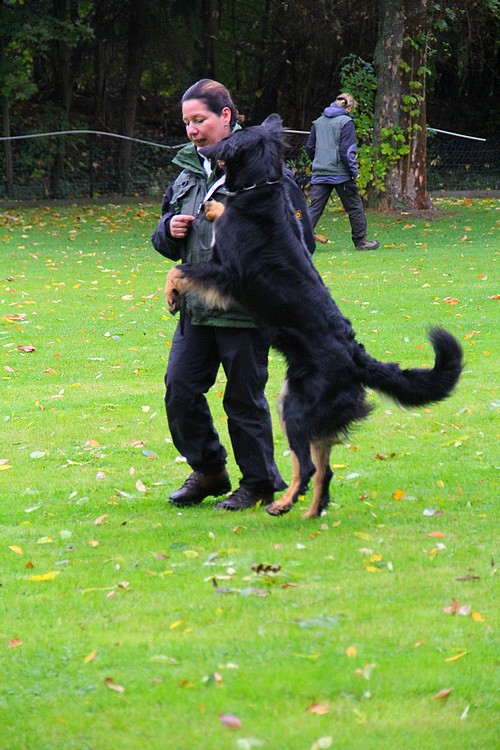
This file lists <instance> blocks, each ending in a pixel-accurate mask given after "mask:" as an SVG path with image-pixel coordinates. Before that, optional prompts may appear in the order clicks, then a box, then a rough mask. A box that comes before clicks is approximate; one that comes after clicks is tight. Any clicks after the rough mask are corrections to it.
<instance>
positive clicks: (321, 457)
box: [302, 441, 333, 518]
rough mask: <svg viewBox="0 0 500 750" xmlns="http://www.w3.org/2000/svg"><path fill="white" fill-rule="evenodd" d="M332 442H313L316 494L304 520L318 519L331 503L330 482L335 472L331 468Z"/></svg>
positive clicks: (312, 454)
mask: <svg viewBox="0 0 500 750" xmlns="http://www.w3.org/2000/svg"><path fill="white" fill-rule="evenodd" d="M331 450H332V444H331V442H328V443H326V442H323V441H319V442H312V443H311V458H312V460H313V463H314V466H315V469H316V471H315V474H314V494H313V499H312V502H311V505H310V507H309V508H308V510H306V512H305V513H304V515H303V516H302V518H316V517H318V516H321V514H322V512H323V511H324V510H326V508H327V507H328V504H329V502H330V482H331V480H332V477H333V472H332V470H331V468H330V453H331Z"/></svg>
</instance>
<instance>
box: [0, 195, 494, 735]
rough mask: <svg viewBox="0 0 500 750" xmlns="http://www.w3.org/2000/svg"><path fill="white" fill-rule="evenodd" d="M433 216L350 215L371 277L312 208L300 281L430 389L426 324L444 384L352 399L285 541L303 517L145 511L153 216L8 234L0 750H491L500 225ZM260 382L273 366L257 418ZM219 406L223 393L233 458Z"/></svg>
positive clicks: (169, 481)
mask: <svg viewBox="0 0 500 750" xmlns="http://www.w3.org/2000/svg"><path fill="white" fill-rule="evenodd" d="M436 206H437V209H438V210H437V211H436V212H435V213H434V215H433V217H432V219H429V220H427V219H422V218H415V217H412V216H409V215H405V216H400V215H379V214H375V213H373V212H369V216H368V221H369V226H370V235H371V236H374V237H377V238H378V239H379V240H380V242H381V247H380V249H379V250H377V251H376V252H373V253H359V252H356V251H354V250H352V247H351V243H350V232H349V225H348V221H347V218H346V216H345V214H344V213H342V212H340V211H339V210H337V208H336V207H335V208H333V209H328V210H327V212H326V213H325V214H324V215H323V217H322V219H321V221H322V224H323V226H322V229H324V230H325V232H326V233H327V235H328V236H329V237H330V242H329V244H328V245H321V246H318V250H317V251H316V254H315V256H314V263H315V265H316V266H317V268H318V271H319V272H320V274H321V276H322V278H323V280H324V282H325V284H326V285H327V287H328V288H329V289H331V290H332V292H333V293H334V295H335V297H336V298H337V300H338V302H339V304H340V305H341V308H342V311H343V313H344V314H345V315H347V316H348V317H349V318H351V320H352V321H353V323H354V326H355V328H356V330H357V332H358V338H359V340H360V341H362V342H363V343H364V344H365V345H366V347H367V348H368V350H369V351H370V353H371V354H373V355H374V356H376V357H378V358H380V359H384V360H389V359H390V360H392V361H400V362H401V363H402V364H403V365H404V366H405V367H406V366H416V367H421V366H428V365H429V364H431V362H432V352H431V350H430V347H429V345H428V343H427V342H426V338H425V329H426V327H427V326H428V325H429V324H442V325H444V326H445V327H447V328H449V329H450V331H452V332H453V333H454V334H455V335H456V336H457V337H458V338H459V340H460V341H461V343H462V345H463V346H464V348H465V358H466V369H465V372H464V374H463V377H462V379H461V382H460V384H459V386H458V389H457V391H456V392H455V393H454V394H453V395H452V397H451V398H449V399H447V401H445V402H444V403H441V404H436V405H431V406H430V407H429V408H427V409H422V410H418V411H417V410H409V411H404V410H401V409H399V408H398V407H396V406H394V405H391V404H387V403H383V402H381V401H380V399H378V397H376V396H375V395H373V397H372V398H373V402H374V405H375V407H376V408H375V410H374V412H373V414H372V415H371V417H370V419H369V420H368V421H367V422H366V423H364V424H363V425H360V426H359V427H358V428H357V430H356V431H355V433H353V435H352V436H351V437H350V439H349V440H348V441H346V443H345V444H344V445H340V446H336V447H335V448H334V451H333V464H334V470H335V477H334V479H333V481H332V497H333V503H332V505H331V507H330V508H329V510H328V512H327V514H326V515H325V516H324V517H323V518H321V519H318V520H315V521H311V522H307V523H306V522H304V521H302V520H301V511H302V509H303V507H304V505H305V503H298V505H297V506H296V507H295V508H294V509H293V511H292V512H291V513H290V514H289V515H288V516H286V517H284V518H280V519H275V518H270V517H269V516H267V515H266V514H265V512H264V510H263V509H262V508H259V509H256V510H251V511H246V512H244V513H241V514H234V515H232V514H225V513H219V512H217V511H215V510H214V508H213V501H212V500H207V501H205V502H204V503H203V504H202V505H201V506H198V507H195V508H192V509H187V510H183V511H182V512H181V511H178V510H176V509H175V508H173V507H171V506H169V505H168V503H166V502H165V501H166V499H167V497H168V495H169V493H170V492H171V491H172V490H173V489H174V488H175V487H177V486H178V485H179V484H180V483H181V482H182V481H183V479H184V478H185V476H186V474H187V471H188V468H187V466H186V464H185V463H183V462H182V461H180V460H179V459H180V457H179V456H178V455H177V452H176V450H175V449H174V446H173V445H172V442H171V439H170V436H169V434H168V429H167V425H166V420H165V416H164V408H163V392H164V387H163V373H164V368H165V364H166V362H167V359H168V353H169V347H170V342H171V340H172V335H173V331H174V327H175V324H176V321H175V320H174V319H173V318H172V317H171V316H170V315H168V313H167V312H166V309H165V304H164V301H163V291H162V290H163V286H164V279H165V273H166V271H167V270H168V269H169V268H170V267H171V264H170V263H169V262H167V261H165V260H164V259H163V258H161V257H160V256H159V255H157V254H156V253H154V251H153V250H152V248H151V246H150V241H149V237H150V235H151V232H152V230H153V228H154V226H155V225H156V221H157V219H158V218H159V213H160V211H159V205H154V206H153V205H149V204H138V203H136V204H133V205H117V204H113V205H110V204H100V205H85V204H78V205H70V206H63V205H61V204H60V203H58V204H55V203H52V204H50V205H48V206H33V205H29V206H26V207H23V206H20V205H18V206H17V207H13V206H9V207H5V208H4V210H3V211H2V213H1V215H0V221H1V223H2V237H3V255H2V278H1V279H0V340H1V343H2V346H1V347H0V358H1V359H0V372H1V373H2V374H1V378H2V401H1V406H0V421H1V424H2V431H1V434H0V441H1V442H0V495H1V518H2V522H1V525H0V549H1V555H2V573H1V579H0V584H1V589H0V590H1V597H2V598H1V603H2V626H1V638H0V655H1V658H2V680H1V684H0V725H1V727H2V732H1V739H0V746H1V747H2V750H3V748H4V747H5V748H6V749H7V748H9V750H10V749H11V748H12V749H14V748H15V749H16V750H18V749H19V750H28V749H29V750H31V749H33V750H35V749H36V750H102V749H103V748H106V750H108V749H109V750H115V749H116V750H118V749H120V750H143V749H144V748H145V747H147V748H150V749H151V750H180V749H181V748H182V749H184V748H193V749H196V750H198V748H200V749H201V748H203V750H245V748H259V747H263V748H266V749H267V748H273V749H274V748H276V749H277V748H282V747H284V746H286V747H287V748H289V749H290V750H312V748H315V750H319V748H327V747H332V748H333V747H339V748H340V747H341V748H364V750H380V748H382V747H386V746H389V747H394V748H404V749H405V750H420V748H425V750H456V748H457V741H459V744H460V745H463V746H464V747H468V748H469V747H470V748H478V749H479V748H481V749H482V748H490V747H494V746H495V741H496V738H497V724H498V705H497V703H498V702H497V695H496V691H495V679H496V675H495V671H494V670H495V659H494V656H495V641H494V633H495V625H496V619H497V617H498V607H496V606H495V605H496V602H495V586H494V584H495V580H496V575H495V574H496V564H495V554H496V549H495V544H496V542H497V532H496V529H497V528H498V502H497V500H496V499H497V497H498V489H499V487H498V480H497V478H496V476H495V462H496V460H497V450H498V446H497V443H498V440H497V435H496V432H497V423H496V420H497V413H498V408H499V395H498V386H497V385H496V384H497V383H498V376H499V362H498V357H495V356H494V353H495V344H496V341H497V334H498V310H497V307H498V300H497V299H495V296H496V295H497V292H498V289H497V288H496V286H495V281H496V278H497V277H496V275H495V252H494V251H495V250H496V248H497V245H498V242H497V235H498V213H499V212H498V209H499V207H500V206H499V202H498V200H489V201H486V200H483V201H479V200H474V201H459V200H455V201H450V200H443V199H437V200H436ZM18 347H26V348H27V351H26V350H25V349H19V348H18ZM30 347H33V350H32V349H30ZM284 369H285V368H284V362H283V361H282V358H281V357H280V356H279V355H278V354H277V353H276V352H272V354H271V360H270V379H269V384H268V397H269V401H270V404H271V405H272V406H273V405H274V402H275V399H276V396H277V394H278V392H279V389H280V387H281V382H282V378H283V375H284ZM223 388H224V376H223V374H222V372H221V373H220V375H219V379H218V382H217V385H216V386H215V387H214V388H213V389H212V390H211V392H210V394H209V400H210V404H211V407H212V409H213V414H214V420H215V424H216V427H217V429H218V430H219V432H220V434H221V436H222V437H223V440H224V442H225V444H226V445H227V446H228V447H229V438H228V435H227V423H226V420H225V415H224V412H223V409H222V397H221V396H222V391H223ZM273 414H274V408H273ZM274 419H275V423H274V427H275V454H276V459H277V462H278V465H279V468H280V470H281V472H282V473H283V475H284V477H286V478H287V479H289V478H290V475H291V468H290V463H289V456H288V455H287V454H286V452H287V449H286V442H285V439H284V437H283V434H282V432H281V430H280V427H279V424H278V419H277V417H276V415H274ZM229 469H230V474H231V477H232V480H233V482H234V483H235V484H236V483H237V481H238V476H239V473H238V469H237V467H236V465H235V463H234V459H233V458H232V456H230V461H229ZM308 498H309V495H308V496H307V498H306V500H305V502H307V501H308ZM436 533H437V534H438V536H436ZM269 566H270V567H269ZM453 600H455V601H456V603H458V605H460V607H462V608H463V609H462V611H461V613H459V611H457V606H456V605H455V611H454V613H453V606H454V605H453ZM450 608H451V611H450ZM468 608H470V609H468ZM444 610H447V611H444ZM472 615H474V617H472ZM449 691H451V692H449ZM231 716H232V717H233V718H232V719H231ZM234 717H236V718H234ZM238 726H241V728H237V727H238ZM233 727H234V728H233ZM457 738H459V740H457Z"/></svg>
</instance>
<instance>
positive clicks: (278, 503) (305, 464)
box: [266, 436, 314, 516]
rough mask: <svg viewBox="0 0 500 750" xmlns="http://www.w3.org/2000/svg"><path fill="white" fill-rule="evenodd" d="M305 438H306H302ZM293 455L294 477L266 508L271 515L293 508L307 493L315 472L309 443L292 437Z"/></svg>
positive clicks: (280, 513) (291, 447)
mask: <svg viewBox="0 0 500 750" xmlns="http://www.w3.org/2000/svg"><path fill="white" fill-rule="evenodd" d="M302 440H304V438H302ZM289 445H290V450H291V455H292V466H293V478H292V481H291V483H290V486H289V488H288V489H287V491H286V492H285V494H284V495H283V496H282V497H280V498H279V499H278V500H275V501H274V502H273V503H271V505H269V506H268V507H267V508H266V511H267V512H268V513H269V515H271V516H281V515H283V514H284V513H288V511H289V510H291V509H292V507H293V506H294V504H295V503H296V502H297V500H298V499H299V497H300V496H301V495H305V493H306V492H307V487H308V484H309V480H310V479H311V477H312V475H313V474H314V464H313V462H312V461H311V455H310V452H309V445H308V443H307V442H306V443H305V444H304V445H303V446H302V445H299V443H298V441H297V440H294V439H293V436H292V438H291V439H290V443H289Z"/></svg>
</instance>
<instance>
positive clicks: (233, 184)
mask: <svg viewBox="0 0 500 750" xmlns="http://www.w3.org/2000/svg"><path fill="white" fill-rule="evenodd" d="M281 151H282V130H281V120H280V118H279V117H278V115H272V116H271V117H269V118H268V119H267V120H266V121H265V122H264V123H263V124H262V125H261V126H255V127H249V128H247V129H244V130H240V131H237V132H235V133H233V134H232V135H231V136H229V137H228V138H225V139H224V140H222V141H220V142H219V143H218V144H217V145H215V146H210V147H206V148H204V149H203V153H204V155H206V156H208V157H209V158H211V159H218V160H219V161H221V162H223V164H224V169H225V172H226V187H227V188H228V190H230V191H232V195H231V196H230V197H229V198H228V200H227V204H226V208H225V211H224V213H223V214H222V215H221V216H220V217H219V218H218V219H217V222H216V224H215V243H214V248H213V259H212V260H211V261H210V262H201V263H195V264H183V265H180V266H176V267H175V268H174V269H172V271H170V273H169V275H168V278H167V287H166V290H165V292H166V296H167V301H168V302H169V304H172V298H173V297H174V296H175V294H176V292H177V293H179V294H182V293H184V292H186V291H188V290H189V292H190V293H191V292H196V293H199V294H201V295H202V296H203V297H204V298H205V299H206V300H207V302H209V303H210V304H216V305H218V306H220V307H224V306H225V305H226V304H227V301H228V299H229V298H233V299H236V300H237V301H238V302H239V303H240V304H241V305H242V306H243V307H245V308H246V309H247V311H248V312H249V313H250V314H251V315H252V317H253V318H254V320H255V321H256V323H257V324H258V325H259V326H262V327H266V328H269V329H270V331H271V333H272V336H273V339H272V341H273V346H274V347H276V348H277V349H278V350H279V351H281V352H282V353H283V354H284V356H285V358H286V361H287V375H286V380H285V383H284V385H283V388H282V392H281V394H280V399H279V402H280V405H279V408H280V417H281V423H282V426H283V429H284V432H285V434H286V436H287V440H288V443H289V445H290V449H291V451H292V460H293V468H294V472H293V479H292V481H291V483H290V487H289V489H288V490H287V491H286V493H285V495H283V497H281V498H280V499H278V500H276V501H274V502H273V503H272V504H271V505H270V506H269V507H268V508H267V509H266V510H267V512H268V513H270V514H271V515H280V514H282V513H286V512H287V511H289V510H290V509H291V508H292V506H293V504H294V503H295V502H296V501H297V498H298V497H299V496H300V495H302V494H304V493H305V492H306V490H307V486H308V483H309V480H310V479H311V477H312V476H313V475H314V496H313V500H312V504H311V506H310V508H309V510H308V511H307V512H306V514H305V516H304V517H306V518H309V517H313V516H319V515H320V514H321V512H322V511H323V510H324V509H325V508H326V506H327V505H328V502H329V484H330V481H331V478H332V471H331V469H330V465H329V459H330V452H331V448H332V446H333V445H335V444H336V443H339V442H341V441H342V439H343V438H345V436H346V435H347V432H348V430H349V427H350V426H351V425H352V424H353V422H355V421H357V420H360V419H363V418H365V417H366V416H367V415H368V414H369V412H370V406H369V405H368V404H367V403H366V401H365V386H368V387H370V388H373V389H374V390H377V391H380V392H382V393H384V394H386V395H388V396H389V397H391V398H392V399H394V400H396V401H397V402H398V403H399V404H401V405H403V406H411V407H417V406H423V405H424V404H429V403H431V402H434V401H440V400H441V399H444V398H446V397H447V396H448V395H449V394H450V393H451V391H452V390H453V388H454V387H455V385H456V383H457V381H458V379H459V377H460V373H461V371H462V350H461V348H460V345H459V344H458V342H457V341H456V340H455V338H454V337H453V336H452V335H451V334H450V333H448V332H447V331H445V330H443V329H441V328H433V329H432V330H431V331H430V341H431V343H432V346H433V348H434V351H435V363H434V366H433V367H432V369H408V370H402V369H400V367H399V365H398V364H396V363H384V362H379V361H378V360H376V359H374V358H373V357H371V356H370V355H369V354H368V353H367V352H366V351H365V348H364V346H363V345H362V344H360V343H358V342H357V341H356V338H355V333H354V330H353V328H352V326H351V323H350V322H349V320H347V318H345V317H344V316H343V315H342V313H341V312H340V310H339V308H338V307H337V305H336V303H335V302H334V300H333V299H332V297H331V296H330V293H329V291H328V289H327V288H326V286H325V285H324V283H323V281H322V280H321V277H320V275H319V274H318V272H317V271H316V269H315V267H314V265H313V262H312V260H311V257H310V255H309V253H308V252H307V250H306V248H305V246H304V244H303V241H302V238H301V230H300V227H299V224H298V222H297V221H296V220H295V217H294V214H293V209H292V208H291V206H290V204H289V201H288V198H287V194H286V189H285V187H284V185H283V181H282V157H281Z"/></svg>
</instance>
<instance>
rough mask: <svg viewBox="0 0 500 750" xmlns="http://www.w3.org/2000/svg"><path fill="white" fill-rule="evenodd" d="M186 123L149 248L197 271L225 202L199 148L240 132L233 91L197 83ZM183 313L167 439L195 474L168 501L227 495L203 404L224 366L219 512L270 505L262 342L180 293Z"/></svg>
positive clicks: (217, 175) (306, 229)
mask: <svg viewBox="0 0 500 750" xmlns="http://www.w3.org/2000/svg"><path fill="white" fill-rule="evenodd" d="M182 117H183V120H184V123H185V126H186V132H187V136H188V138H189V140H190V141H191V143H190V144H188V145H187V146H185V147H184V148H183V149H181V151H179V153H178V155H177V156H176V157H175V158H174V159H173V161H174V163H175V164H177V165H178V166H179V167H181V168H182V172H181V173H180V175H179V176H178V177H177V179H175V180H174V182H173V183H172V184H171V185H170V186H169V187H168V189H167V191H166V193H165V196H164V199H163V205H162V218H161V219H160V221H159V223H158V226H157V228H156V230H155V232H154V234H153V236H152V243H153V246H154V248H155V249H156V250H157V251H158V252H159V253H160V254H161V255H163V256H165V257H167V258H170V259H171V260H174V261H178V260H182V261H183V262H191V263H193V262H199V261H202V260H208V259H209V258H210V256H211V243H212V235H213V223H212V220H213V218H214V216H213V214H212V209H213V203H212V204H211V201H215V202H217V203H219V204H224V202H225V200H226V198H227V191H226V189H225V187H224V173H223V171H222V170H221V169H220V167H219V165H218V164H216V163H215V164H212V163H210V162H209V161H208V160H207V159H206V158H204V157H203V156H202V155H201V154H199V152H198V149H199V148H202V147H203V146H210V145H215V144H216V143H218V142H219V141H220V140H221V139H222V138H225V137H226V136H229V135H230V134H231V133H232V131H233V130H235V129H237V128H239V127H240V125H239V123H238V116H237V111H236V108H235V106H234V103H233V101H232V99H231V96H230V93H229V91H228V90H227V89H226V88H225V87H224V86H223V85H222V84H221V83H219V82H217V81H213V80H211V79H202V80H200V81H198V82H197V83H195V84H193V86H191V87H190V88H189V89H188V90H187V91H186V92H185V94H184V95H183V97H182ZM284 179H285V180H286V184H287V185H289V195H290V198H291V201H292V203H293V205H294V207H295V208H296V211H297V217H298V218H299V216H298V213H299V212H300V215H301V216H302V218H303V222H302V226H303V233H304V238H305V241H306V242H307V247H308V249H309V252H313V251H314V246H315V245H314V237H313V232H312V227H311V226H310V224H309V225H308V224H307V222H308V221H309V218H308V212H307V204H306V200H305V198H304V195H303V193H302V192H301V190H300V189H299V188H298V187H297V186H296V184H295V182H294V180H293V178H292V177H291V176H287V175H284ZM209 199H210V200H209ZM304 251H305V252H307V249H305V250H304ZM183 305H184V309H185V314H183V313H182V312H181V320H180V322H179V324H178V326H177V329H176V331H175V334H174V337H173V342H172V347H171V350H170V356H169V360H168V365H167V372H166V375H165V384H166V395H165V405H166V411H167V419H168V424H169V428H170V433H171V435H172V440H173V442H174V445H175V447H176V448H177V450H178V451H179V453H180V454H181V455H182V456H184V457H185V458H186V460H187V462H188V464H189V465H190V467H191V469H192V473H191V474H190V475H189V476H188V477H187V479H186V481H185V482H184V483H183V485H182V486H181V487H180V488H179V489H177V490H175V491H174V492H172V494H171V495H170V500H171V502H172V503H173V504H174V505H176V506H178V507H186V506H192V505H197V504H199V503H201V502H202V501H203V500H204V499H205V498H206V497H210V496H213V497H218V496H220V495H224V494H226V493H229V492H230V490H231V482H230V479H229V474H228V472H227V469H226V459H227V452H226V449H225V448H224V446H223V445H222V443H221V441H220V438H219V435H218V433H217V430H216V429H215V426H214V423H213V419H212V415H211V413H210V408H209V405H208V401H207V398H206V395H205V394H206V393H207V392H208V391H209V389H210V388H211V387H212V386H213V385H214V383H215V381H216V377H217V373H218V371H219V368H220V366H221V365H222V367H223V369H224V372H225V374H226V378H227V382H226V386H225V390H224V398H223V406H224V410H225V412H226V414H227V418H228V431H229V437H230V440H231V444H232V448H233V452H234V456H235V459H236V463H237V464H238V467H239V469H240V471H241V481H240V484H239V487H238V488H237V489H235V490H234V492H232V493H231V494H229V495H228V496H227V497H225V498H224V499H223V500H221V501H220V502H219V503H217V505H216V508H218V509H223V510H232V511H237V510H244V509H245V508H251V507H253V506H255V505H256V504H257V503H258V502H259V501H260V502H263V503H265V504H266V505H267V504H269V503H271V502H272V501H273V498H274V493H275V492H277V491H279V490H282V489H284V488H285V487H286V484H285V482H284V481H283V479H282V477H281V475H280V473H279V471H278V468H277V466H276V464H275V461H274V442H273V434H272V426H271V416H270V412H269V406H268V403H267V400H266V397H265V393H264V389H265V386H266V383H267V379H268V351H269V341H268V338H267V336H266V335H265V334H264V333H263V332H261V331H260V330H259V329H258V328H257V327H256V326H255V325H254V323H253V322H252V320H251V319H250V318H249V316H248V315H247V314H246V312H245V311H244V310H243V309H242V308H241V307H239V306H238V305H237V304H236V303H234V305H233V306H232V307H230V308H229V309H228V310H226V311H224V312H222V311H221V310H220V309H212V308H208V307H207V306H206V305H205V304H204V303H202V302H201V301H200V300H199V299H198V298H197V296H196V294H186V297H185V300H184V303H183Z"/></svg>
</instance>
